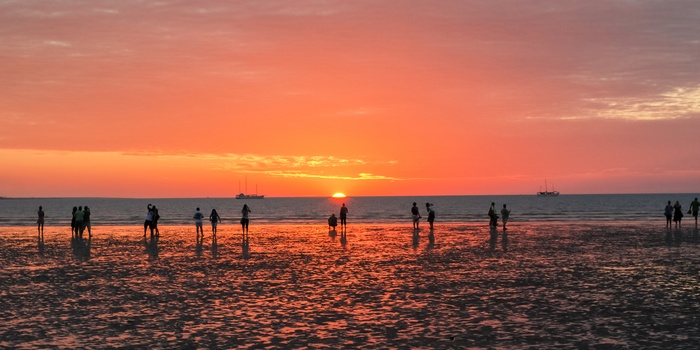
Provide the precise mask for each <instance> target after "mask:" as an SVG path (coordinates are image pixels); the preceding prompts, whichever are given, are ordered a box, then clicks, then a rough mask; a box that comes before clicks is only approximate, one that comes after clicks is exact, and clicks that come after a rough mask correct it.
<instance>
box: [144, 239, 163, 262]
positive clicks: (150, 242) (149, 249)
mask: <svg viewBox="0 0 700 350" xmlns="http://www.w3.org/2000/svg"><path fill="white" fill-rule="evenodd" d="M159 239H160V235H151V238H150V239H146V238H145V237H144V238H143V244H144V247H145V248H146V253H148V258H149V259H153V260H155V259H158V254H159V248H158V240H159Z"/></svg>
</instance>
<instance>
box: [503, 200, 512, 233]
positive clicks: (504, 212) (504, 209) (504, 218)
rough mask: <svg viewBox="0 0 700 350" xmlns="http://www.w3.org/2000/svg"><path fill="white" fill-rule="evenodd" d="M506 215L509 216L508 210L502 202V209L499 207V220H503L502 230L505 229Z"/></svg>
mask: <svg viewBox="0 0 700 350" xmlns="http://www.w3.org/2000/svg"><path fill="white" fill-rule="evenodd" d="M508 217H510V210H508V209H506V205H505V204H503V209H501V220H502V221H503V230H504V231H505V230H506V224H507V223H508Z"/></svg>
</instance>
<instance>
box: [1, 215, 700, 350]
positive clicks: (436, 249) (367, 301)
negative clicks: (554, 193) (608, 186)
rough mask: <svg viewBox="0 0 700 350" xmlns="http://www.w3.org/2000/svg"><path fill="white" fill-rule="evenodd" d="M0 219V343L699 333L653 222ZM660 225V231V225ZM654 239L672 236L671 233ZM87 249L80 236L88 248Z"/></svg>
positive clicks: (565, 342)
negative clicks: (144, 223) (197, 226)
mask: <svg viewBox="0 0 700 350" xmlns="http://www.w3.org/2000/svg"><path fill="white" fill-rule="evenodd" d="M239 230H240V227H237V226H223V227H220V229H219V234H218V239H217V244H216V245H212V240H211V233H210V230H209V228H208V227H207V226H205V232H206V238H205V240H204V244H203V245H201V246H198V245H197V244H195V232H194V227H193V226H192V227H190V226H186V227H185V226H183V227H179V226H178V227H162V228H161V238H160V240H159V241H158V242H148V241H146V242H145V241H144V240H143V239H142V238H141V235H142V234H143V231H142V229H141V228H140V227H138V226H128V227H123V226H121V227H96V228H94V229H93V232H94V234H95V235H94V237H93V239H92V240H90V241H89V242H71V238H70V230H69V229H65V228H59V227H47V228H46V230H45V231H46V233H45V238H44V241H43V244H41V242H39V241H38V239H37V237H36V228H31V227H4V228H0V319H2V320H3V321H2V327H0V347H3V348H6V347H12V348H27V349H33V348H46V347H59V348H63V347H66V348H76V347H99V348H104V347H138V348H153V347H162V348H173V347H180V348H182V347H200V348H215V347H218V348H231V347H239V348H280V347H283V348H290V347H313V348H357V347H363V348H397V347H398V348H416V347H419V348H420V347H424V348H496V349H498V348H502V349H513V348H515V349H538V348H564V349H568V348H573V349H617V348H620V349H624V348H630V349H636V348H645V349H654V348H657V349H662V348H663V349H667V348H688V349H690V348H696V347H697V344H698V343H699V342H700V273H699V272H700V244H699V243H698V241H699V240H698V238H697V230H694V227H693V225H692V224H686V225H685V228H684V229H683V230H682V232H681V235H678V234H675V233H676V232H675V231H670V232H667V230H666V229H665V228H664V226H663V222H659V223H636V224H619V225H616V224H590V223H588V224H587V223H581V224H570V223H567V224H557V223H551V224H521V225H518V224H515V223H514V224H509V230H508V231H507V235H506V236H504V233H503V231H502V230H500V229H499V230H498V231H496V232H495V233H497V237H496V238H495V240H492V239H490V236H491V232H490V231H489V229H488V227H486V226H485V225H473V224H468V225H460V224H454V225H437V226H436V228H435V231H434V236H433V237H431V236H430V234H429V230H428V228H427V225H426V226H425V227H423V228H422V229H421V231H420V232H419V234H418V235H417V236H415V235H413V230H412V229H411V227H410V223H406V224H401V225H383V226H379V225H366V226H353V225H350V226H349V227H348V229H347V234H346V236H342V235H341V232H340V231H339V230H338V231H337V234H329V232H328V229H327V227H325V226H255V225H253V226H251V232H250V239H249V243H248V245H247V246H246V245H244V244H242V239H241V235H240V232H239ZM667 233H670V235H669V236H668V237H667ZM667 238H668V239H667ZM88 243H89V245H88Z"/></svg>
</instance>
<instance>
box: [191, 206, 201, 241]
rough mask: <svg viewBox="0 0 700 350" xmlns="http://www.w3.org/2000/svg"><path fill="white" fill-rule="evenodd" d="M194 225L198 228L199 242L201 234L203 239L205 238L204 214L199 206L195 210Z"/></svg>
mask: <svg viewBox="0 0 700 350" xmlns="http://www.w3.org/2000/svg"><path fill="white" fill-rule="evenodd" d="M193 218H194V227H195V229H196V230H197V242H199V236H200V234H201V236H202V239H204V229H203V228H202V219H204V214H202V212H201V211H199V207H197V210H195V211H194V216H193Z"/></svg>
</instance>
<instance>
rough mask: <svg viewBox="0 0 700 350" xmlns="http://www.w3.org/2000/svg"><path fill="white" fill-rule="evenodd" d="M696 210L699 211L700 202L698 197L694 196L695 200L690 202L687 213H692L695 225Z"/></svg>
mask: <svg viewBox="0 0 700 350" xmlns="http://www.w3.org/2000/svg"><path fill="white" fill-rule="evenodd" d="M698 211H700V202H698V198H697V197H695V200H694V201H692V202H690V209H688V214H691V215H693V217H694V218H695V226H698Z"/></svg>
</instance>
